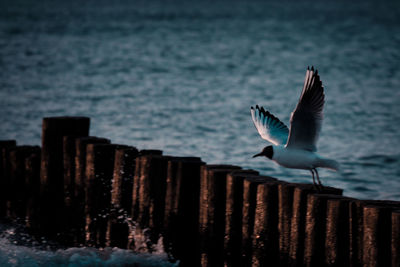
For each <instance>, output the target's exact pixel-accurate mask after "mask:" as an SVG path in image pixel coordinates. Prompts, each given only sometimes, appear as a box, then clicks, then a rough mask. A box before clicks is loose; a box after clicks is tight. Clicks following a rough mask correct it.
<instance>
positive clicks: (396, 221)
mask: <svg viewBox="0 0 400 267" xmlns="http://www.w3.org/2000/svg"><path fill="white" fill-rule="evenodd" d="M392 266H395V267H398V266H400V210H399V209H397V210H394V211H393V212H392Z"/></svg>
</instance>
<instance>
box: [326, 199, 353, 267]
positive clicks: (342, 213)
mask: <svg viewBox="0 0 400 267" xmlns="http://www.w3.org/2000/svg"><path fill="white" fill-rule="evenodd" d="M351 201H352V199H351V198H337V199H328V202H327V214H326V239H325V265H326V266H338V267H340V266H350V223H349V222H350V220H349V210H350V209H349V205H350V202H351Z"/></svg>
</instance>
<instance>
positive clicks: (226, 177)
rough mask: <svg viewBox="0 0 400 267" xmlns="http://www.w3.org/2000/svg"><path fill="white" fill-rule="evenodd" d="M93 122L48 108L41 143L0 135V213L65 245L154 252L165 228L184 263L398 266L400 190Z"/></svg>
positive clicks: (169, 245)
mask: <svg viewBox="0 0 400 267" xmlns="http://www.w3.org/2000/svg"><path fill="white" fill-rule="evenodd" d="M89 128H90V119H89V118H87V117H49V118H44V119H43V127H42V146H41V147H39V146H19V145H17V143H16V141H15V140H3V141H0V152H1V154H0V216H1V217H3V218H7V219H9V220H14V221H16V222H18V223H21V224H24V225H26V227H27V228H28V229H29V231H30V232H31V233H32V234H34V235H38V236H46V237H47V238H49V239H52V240H55V241H57V242H59V243H61V244H63V245H67V246H93V247H105V246H111V247H120V248H125V249H131V250H134V251H137V252H142V251H147V252H151V251H152V248H153V245H154V244H156V243H157V242H159V241H160V240H162V242H163V245H164V248H165V251H166V252H167V253H168V254H169V255H170V257H171V260H179V261H180V265H181V266H199V267H200V266H201V267H205V266H210V267H218V266H396V267H398V266H400V202H396V201H377V200H358V199H354V198H349V197H346V196H342V190H341V189H339V188H332V187H324V188H323V190H322V191H317V190H316V189H315V188H314V186H313V185H311V184H297V183H288V182H284V181H279V180H277V179H275V178H273V177H268V176H262V175H259V173H258V172H257V171H255V170H246V169H243V168H241V167H240V166H232V165H208V164H206V163H205V162H203V161H202V160H201V159H200V158H198V157H174V156H165V155H163V152H162V151H160V150H139V149H137V148H136V147H134V146H130V145H120V144H113V143H112V142H111V140H109V139H107V138H102V137H94V136H90V135H89ZM161 237H162V239H160V238H161ZM138 238H141V239H143V238H144V240H145V241H146V242H145V244H146V245H145V246H143V245H142V244H143V242H138ZM139 243H140V244H141V245H140V246H139Z"/></svg>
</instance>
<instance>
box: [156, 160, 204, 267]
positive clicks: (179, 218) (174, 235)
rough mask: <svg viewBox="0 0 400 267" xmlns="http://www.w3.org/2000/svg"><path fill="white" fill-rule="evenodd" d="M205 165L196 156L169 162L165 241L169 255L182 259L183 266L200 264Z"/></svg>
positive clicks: (181, 264)
mask: <svg viewBox="0 0 400 267" xmlns="http://www.w3.org/2000/svg"><path fill="white" fill-rule="evenodd" d="M204 164H205V163H204V162H202V161H201V159H200V158H196V157H173V158H171V159H170V160H169V161H168V172H167V192H166V198H165V216H164V225H165V231H164V233H163V241H164V248H165V250H166V252H167V253H168V254H170V255H171V256H172V258H174V259H178V260H179V261H180V266H197V265H198V264H199V254H198V253H199V246H198V243H199V238H198V226H199V224H198V223H199V220H198V216H199V214H198V210H199V196H200V168H201V166H203V165H204ZM188 244H191V245H190V246H188Z"/></svg>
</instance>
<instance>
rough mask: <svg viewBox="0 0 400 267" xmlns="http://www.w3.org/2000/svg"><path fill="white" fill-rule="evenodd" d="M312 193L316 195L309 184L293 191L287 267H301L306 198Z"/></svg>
mask: <svg viewBox="0 0 400 267" xmlns="http://www.w3.org/2000/svg"><path fill="white" fill-rule="evenodd" d="M312 193H316V189H315V186H314V185H311V184H302V185H301V184H298V185H297V186H296V187H295V188H294V191H293V212H292V214H293V215H292V219H291V225H290V251H289V257H290V260H289V266H301V265H302V264H303V254H304V235H305V224H306V213H307V196H308V195H309V194H312Z"/></svg>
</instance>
